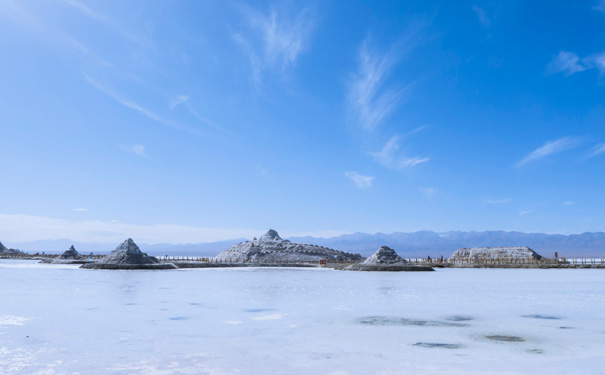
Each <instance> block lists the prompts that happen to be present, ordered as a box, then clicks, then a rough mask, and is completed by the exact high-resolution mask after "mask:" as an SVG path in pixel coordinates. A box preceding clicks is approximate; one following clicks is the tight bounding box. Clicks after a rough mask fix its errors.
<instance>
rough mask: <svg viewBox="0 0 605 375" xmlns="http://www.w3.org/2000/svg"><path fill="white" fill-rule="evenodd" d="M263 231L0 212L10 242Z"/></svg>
mask: <svg viewBox="0 0 605 375" xmlns="http://www.w3.org/2000/svg"><path fill="white" fill-rule="evenodd" d="M259 233H262V230H250V229H241V228H204V227H192V226H183V225H170V224H156V225H138V224H124V223H120V222H115V221H113V222H112V221H100V220H92V221H72V220H63V219H55V218H48V217H40V216H30V215H4V214H0V238H2V239H6V241H8V242H24V241H34V240H58V239H63V238H69V239H71V240H73V241H78V242H115V243H118V242H121V241H124V239H125V238H128V237H131V238H133V239H134V240H135V241H137V242H141V243H147V244H155V243H165V242H166V243H196V242H209V241H220V240H226V239H233V238H241V237H245V238H252V237H254V236H258V235H259Z"/></svg>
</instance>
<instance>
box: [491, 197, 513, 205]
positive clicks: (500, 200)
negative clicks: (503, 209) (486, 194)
mask: <svg viewBox="0 0 605 375" xmlns="http://www.w3.org/2000/svg"><path fill="white" fill-rule="evenodd" d="M512 201H513V199H512V198H489V199H488V200H487V203H489V204H504V203H510V202H512Z"/></svg>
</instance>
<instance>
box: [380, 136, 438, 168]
mask: <svg viewBox="0 0 605 375" xmlns="http://www.w3.org/2000/svg"><path fill="white" fill-rule="evenodd" d="M399 149H400V137H399V136H393V137H391V139H389V141H388V142H387V143H386V144H385V145H384V147H383V148H382V150H380V151H377V152H373V153H371V155H372V157H373V158H374V161H376V162H377V163H378V164H380V165H382V166H383V167H387V168H390V169H398V170H400V169H404V168H411V167H415V166H417V165H419V164H423V163H427V162H429V161H430V160H431V158H428V157H421V156H413V157H407V156H400V155H398V152H399Z"/></svg>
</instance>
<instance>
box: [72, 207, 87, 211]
mask: <svg viewBox="0 0 605 375" xmlns="http://www.w3.org/2000/svg"><path fill="white" fill-rule="evenodd" d="M74 211H79V212H86V211H88V208H74Z"/></svg>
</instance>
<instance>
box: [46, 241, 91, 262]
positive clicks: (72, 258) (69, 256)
mask: <svg viewBox="0 0 605 375" xmlns="http://www.w3.org/2000/svg"><path fill="white" fill-rule="evenodd" d="M52 263H53V264H85V263H92V260H90V259H86V257H83V256H82V255H80V253H78V251H77V250H76V248H75V247H74V246H73V245H71V247H70V248H69V249H68V250H65V252H64V253H63V254H61V255H59V256H58V257H57V258H56V259H55V260H53V261H52Z"/></svg>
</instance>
